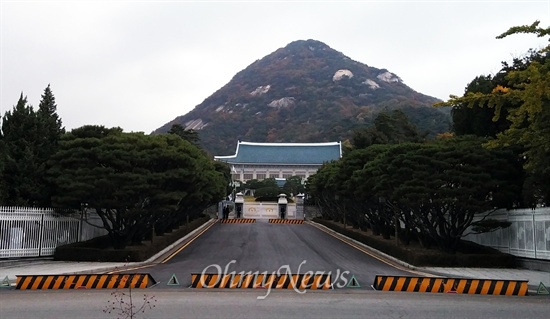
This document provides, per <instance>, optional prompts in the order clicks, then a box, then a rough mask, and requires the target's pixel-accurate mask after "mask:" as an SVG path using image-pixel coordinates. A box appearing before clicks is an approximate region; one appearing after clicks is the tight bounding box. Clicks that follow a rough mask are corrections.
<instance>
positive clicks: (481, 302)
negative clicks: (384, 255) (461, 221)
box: [0, 288, 550, 319]
mask: <svg viewBox="0 0 550 319" xmlns="http://www.w3.org/2000/svg"><path fill="white" fill-rule="evenodd" d="M260 291H261V290H260V289H246V290H244V289H225V290H223V291H220V290H210V289H201V290H190V289H184V288H182V289H176V290H174V289H157V290H151V289H146V290H145V289H141V290H135V289H134V290H132V296H133V303H134V305H136V306H138V307H139V306H141V304H142V300H143V295H144V294H147V295H148V296H150V297H153V298H154V300H156V301H153V302H152V305H154V306H155V307H154V308H152V309H147V310H146V311H145V313H139V314H136V315H135V316H134V318H192V319H199V318H228V319H232V318H234V319H248V318H301V319H309V318H311V319H321V318H376V319H386V318H423V319H436V318H437V319H441V318H469V319H473V318H483V319H512V318H533V319H537V318H548V313H549V309H550V307H549V304H550V298H548V296H526V297H518V296H487V295H457V294H439V293H406V292H382V291H368V290H349V289H348V290H324V291H320V290H314V291H308V292H307V293H305V294H297V293H296V292H294V291H292V290H277V291H272V292H271V294H270V295H269V296H268V297H267V298H265V299H263V300H259V299H257V297H258V296H259V295H260ZM112 292H113V290H111V289H98V290H50V291H40V290H19V291H9V292H5V293H4V292H2V291H0V318H10V319H13V318H26V319H29V318H41V319H59V318H79V319H84V318H129V317H126V316H122V315H117V313H116V312H113V313H110V314H109V313H105V312H103V310H105V309H106V308H107V307H108V306H109V305H110V302H111V301H113V300H114V297H113V296H112V295H111V293H112ZM124 292H125V293H126V294H128V291H127V290H125V291H124ZM128 297H129V296H128V295H126V296H125V301H126V302H128V301H129V298H128ZM127 313H128V312H127Z"/></svg>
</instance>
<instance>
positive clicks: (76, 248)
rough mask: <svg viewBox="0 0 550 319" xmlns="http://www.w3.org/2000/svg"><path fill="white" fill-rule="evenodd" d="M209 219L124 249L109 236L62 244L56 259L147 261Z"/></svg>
mask: <svg viewBox="0 0 550 319" xmlns="http://www.w3.org/2000/svg"><path fill="white" fill-rule="evenodd" d="M209 220H210V217H207V216H204V217H199V218H197V219H195V220H192V221H191V222H189V224H187V225H184V226H181V227H180V228H178V229H175V230H174V231H172V232H171V233H166V234H164V235H162V236H155V237H154V238H153V243H151V242H146V243H142V244H141V245H138V246H127V247H126V248H124V249H114V248H112V246H111V245H110V240H109V237H108V236H102V237H97V238H94V239H91V240H88V241H84V242H78V243H73V244H69V245H64V246H60V247H57V248H56V249H55V253H54V260H65V261H101V262H107V261H108V262H138V261H145V260H147V259H149V258H150V257H152V256H154V255H155V254H156V253H158V252H160V251H161V250H163V249H164V248H166V247H167V246H169V245H171V244H173V243H175V242H176V241H178V240H179V239H180V238H182V237H184V236H185V235H187V234H189V233H190V232H192V231H193V230H195V229H197V228H199V227H200V226H202V225H203V224H204V223H206V222H207V221H209Z"/></svg>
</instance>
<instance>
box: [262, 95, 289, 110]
mask: <svg viewBox="0 0 550 319" xmlns="http://www.w3.org/2000/svg"><path fill="white" fill-rule="evenodd" d="M292 105H294V98H293V97H283V98H282V99H278V100H275V101H271V103H269V104H268V105H267V106H269V107H275V108H281V107H289V106H292Z"/></svg>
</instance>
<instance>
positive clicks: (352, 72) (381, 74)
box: [152, 40, 451, 155]
mask: <svg viewBox="0 0 550 319" xmlns="http://www.w3.org/2000/svg"><path fill="white" fill-rule="evenodd" d="M438 101H439V100H438V99H436V98H434V97H430V96H427V95H424V94H421V93H418V92H416V91H414V90H413V89H411V88H410V87H408V86H407V85H405V84H404V83H403V81H402V80H401V79H400V78H399V77H398V76H397V75H395V74H394V73H391V72H389V71H388V70H386V69H378V68H375V67H371V66H368V65H365V64H363V63H360V62H357V61H354V60H352V59H350V58H349V57H347V56H345V55H344V54H342V53H341V52H338V51H336V50H334V49H332V48H330V47H329V46H327V45H326V44H324V43H322V42H319V41H316V40H299V41H294V42H292V43H290V44H288V45H287V46H286V47H284V48H280V49H278V50H276V51H275V52H273V53H271V54H269V55H267V56H265V57H264V58H262V59H260V60H256V61H255V62H254V63H252V64H250V65H249V66H248V67H247V68H246V69H244V70H242V71H240V72H238V73H237V74H236V75H235V76H234V77H233V78H232V79H231V81H229V83H227V84H226V85H225V86H223V87H222V88H220V89H219V90H218V91H216V92H215V93H214V94H212V95H211V96H209V97H208V98H206V99H205V100H204V101H203V102H202V103H201V104H199V105H197V106H196V107H195V108H194V109H193V110H192V111H190V112H189V113H187V114H185V115H182V116H178V117H177V118H175V119H174V120H172V121H170V122H168V123H166V124H165V125H163V126H162V127H160V128H158V129H157V130H155V131H154V132H152V134H160V133H165V132H167V131H168V130H169V129H170V128H171V127H172V125H173V124H180V125H181V126H183V127H185V128H186V129H193V130H196V131H197V132H198V135H199V138H200V140H201V142H200V143H201V146H202V147H203V148H204V149H205V150H206V151H208V152H209V153H210V154H212V155H232V154H234V152H235V145H236V144H237V140H243V141H251V142H285V143H296V142H328V141H345V140H347V139H349V138H350V137H351V134H352V131H353V130H354V129H357V128H360V127H365V126H366V125H370V124H371V122H372V120H373V119H374V118H375V117H376V114H378V113H379V112H382V111H390V110H394V109H400V110H402V111H403V112H404V113H405V114H407V116H408V117H409V118H410V120H411V122H412V123H414V124H415V125H416V126H417V127H418V128H419V130H420V131H421V132H426V133H428V134H429V135H435V134H437V133H442V132H445V131H448V130H449V128H450V122H451V121H450V115H449V111H448V110H441V109H436V108H433V107H432V105H433V104H434V103H435V102H438Z"/></svg>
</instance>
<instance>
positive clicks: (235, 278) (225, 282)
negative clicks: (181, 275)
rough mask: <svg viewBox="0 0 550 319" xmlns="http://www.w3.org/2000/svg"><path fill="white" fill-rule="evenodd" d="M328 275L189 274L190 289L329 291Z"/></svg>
mask: <svg viewBox="0 0 550 319" xmlns="http://www.w3.org/2000/svg"><path fill="white" fill-rule="evenodd" d="M330 280H331V276H330V275H329V274H308V273H306V274H296V275H294V274H293V275H277V274H268V273H267V272H265V273H259V272H254V273H252V272H248V273H245V272H241V273H236V274H235V273H233V274H203V273H199V274H196V273H195V274H191V287H192V288H271V289H299V290H303V289H330V288H331V281H330Z"/></svg>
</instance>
